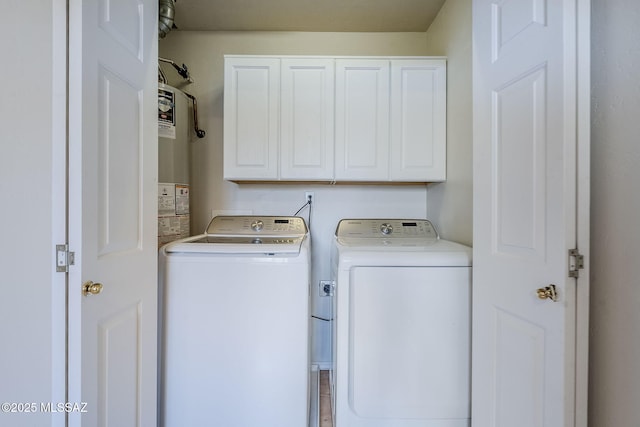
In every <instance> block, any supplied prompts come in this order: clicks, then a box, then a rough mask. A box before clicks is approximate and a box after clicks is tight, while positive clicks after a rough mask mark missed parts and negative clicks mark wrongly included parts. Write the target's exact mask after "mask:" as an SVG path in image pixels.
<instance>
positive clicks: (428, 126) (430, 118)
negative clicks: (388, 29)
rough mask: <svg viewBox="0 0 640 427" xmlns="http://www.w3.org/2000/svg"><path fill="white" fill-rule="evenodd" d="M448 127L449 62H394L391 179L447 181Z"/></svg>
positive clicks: (392, 70) (431, 60)
mask: <svg viewBox="0 0 640 427" xmlns="http://www.w3.org/2000/svg"><path fill="white" fill-rule="evenodd" d="M446 126H447V68H446V61H445V60H444V59H425V60H419V61H415V60H408V61H404V60H395V61H391V125H390V128H391V129H390V135H391V144H390V153H389V154H390V160H391V166H390V176H389V179H390V180H391V181H428V182H435V181H444V180H445V178H446V164H447V158H446V156H447V147H446V140H447V129H446Z"/></svg>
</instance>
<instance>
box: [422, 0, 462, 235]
mask: <svg viewBox="0 0 640 427" xmlns="http://www.w3.org/2000/svg"><path fill="white" fill-rule="evenodd" d="M426 36H427V49H428V50H429V52H431V54H433V55H443V56H446V57H447V58H448V67H447V180H446V182H443V183H438V184H430V185H429V187H428V194H429V205H428V209H427V217H428V218H429V219H430V220H432V221H433V222H434V223H435V224H436V226H437V227H438V231H439V232H440V234H441V235H442V237H444V238H445V239H448V240H453V241H456V242H459V243H464V244H466V245H471V243H472V238H473V164H472V154H473V138H472V126H471V124H472V102H471V101H472V100H471V94H472V86H471V84H472V81H471V71H472V69H471V0H448V1H447V2H445V4H444V5H443V6H442V9H440V12H439V13H438V16H437V17H436V19H435V21H434V22H433V24H431V26H430V27H429V30H428V31H427V34H426Z"/></svg>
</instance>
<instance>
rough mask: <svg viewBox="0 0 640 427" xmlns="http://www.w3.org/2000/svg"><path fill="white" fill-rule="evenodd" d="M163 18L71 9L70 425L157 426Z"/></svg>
mask: <svg viewBox="0 0 640 427" xmlns="http://www.w3.org/2000/svg"><path fill="white" fill-rule="evenodd" d="M157 16H158V7H157V2H154V1H152V0H127V1H120V2H113V1H107V0H82V1H80V0H72V1H71V2H70V3H69V189H68V192H69V224H70V225H69V245H70V247H71V250H73V251H75V252H76V263H75V266H73V267H72V268H71V269H70V272H69V291H68V295H69V302H68V304H69V305H68V310H69V324H68V325H69V326H68V328H69V349H68V351H69V386H68V387H69V399H70V401H73V402H86V403H87V407H86V408H87V411H86V412H85V413H82V414H80V413H72V414H70V416H69V424H70V425H72V426H78V425H83V426H91V427H93V426H107V425H109V426H110V425H118V426H147V425H155V424H156V395H157V392H156V376H157V371H156V366H157V362H156V359H157V344H156V343H157V338H156V333H157V331H156V330H157V237H156V234H157V221H156V218H157V161H158V158H157V118H156V111H157V37H158V36H157ZM89 281H92V282H96V283H100V284H102V285H103V287H102V291H101V292H100V293H97V294H86V295H85V294H84V293H83V292H82V290H83V284H84V283H86V282H89Z"/></svg>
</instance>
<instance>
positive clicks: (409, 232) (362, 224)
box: [336, 219, 438, 239]
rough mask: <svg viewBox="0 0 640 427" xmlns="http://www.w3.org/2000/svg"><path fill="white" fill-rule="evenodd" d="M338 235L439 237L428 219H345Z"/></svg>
mask: <svg viewBox="0 0 640 427" xmlns="http://www.w3.org/2000/svg"><path fill="white" fill-rule="evenodd" d="M336 237H338V238H347V239H349V238H353V239H375V238H380V239H414V238H415V239H437V238H438V233H437V232H436V229H435V228H434V226H433V224H431V221H429V220H426V219H343V220H341V221H340V222H339V223H338V227H337V228H336Z"/></svg>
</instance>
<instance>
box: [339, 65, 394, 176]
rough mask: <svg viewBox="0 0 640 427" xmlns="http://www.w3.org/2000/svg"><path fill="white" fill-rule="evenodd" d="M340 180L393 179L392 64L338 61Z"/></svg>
mask: <svg viewBox="0 0 640 427" xmlns="http://www.w3.org/2000/svg"><path fill="white" fill-rule="evenodd" d="M335 108H336V156H335V158H336V165H335V178H336V180H345V181H386V180H387V179H388V178H389V161H388V157H389V156H388V155H389V61H388V60H369V59H357V60H338V61H336V107H335Z"/></svg>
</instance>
